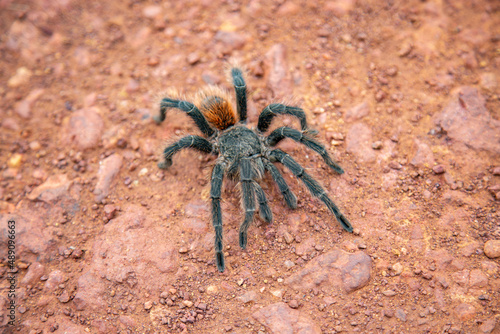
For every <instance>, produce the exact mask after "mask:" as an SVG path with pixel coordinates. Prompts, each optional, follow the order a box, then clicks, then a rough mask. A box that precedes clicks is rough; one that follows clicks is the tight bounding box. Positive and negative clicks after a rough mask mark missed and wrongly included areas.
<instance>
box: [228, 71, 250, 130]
mask: <svg viewBox="0 0 500 334" xmlns="http://www.w3.org/2000/svg"><path fill="white" fill-rule="evenodd" d="M231 77H232V78H233V85H234V90H235V91H236V102H237V103H236V107H237V109H238V114H239V115H240V122H242V123H246V122H247V85H246V83H245V79H244V78H243V73H242V71H241V69H239V68H237V67H235V68H232V69H231Z"/></svg>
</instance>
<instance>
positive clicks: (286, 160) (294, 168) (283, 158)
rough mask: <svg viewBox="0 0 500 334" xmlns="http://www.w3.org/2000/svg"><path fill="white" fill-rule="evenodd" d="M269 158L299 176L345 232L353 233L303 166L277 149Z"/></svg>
mask: <svg viewBox="0 0 500 334" xmlns="http://www.w3.org/2000/svg"><path fill="white" fill-rule="evenodd" d="M269 157H270V158H272V159H275V160H276V161H279V162H281V163H282V164H283V165H285V167H287V168H288V169H289V170H290V171H291V172H292V173H293V174H294V175H295V176H297V177H298V178H299V179H300V180H301V181H302V182H304V184H305V185H306V187H307V188H308V189H309V191H310V192H311V194H312V195H313V196H315V197H317V198H319V199H320V200H322V201H323V203H325V205H326V206H327V207H328V209H330V211H331V212H332V213H333V214H334V215H335V218H337V220H338V222H339V223H340V225H342V227H343V228H344V230H346V231H347V232H352V226H351V223H349V221H348V220H347V218H346V217H344V215H343V214H342V213H341V212H340V210H339V208H338V207H337V206H336V205H335V203H333V201H332V200H331V199H330V197H328V195H327V194H326V192H325V190H324V189H323V187H321V186H320V185H319V183H318V182H317V181H316V180H314V179H313V178H312V177H311V176H310V175H309V174H307V173H306V171H305V170H304V168H303V167H302V166H301V165H299V164H298V163H297V162H296V161H295V160H294V159H293V158H292V157H291V156H289V155H288V154H286V153H285V152H283V151H282V150H280V149H275V150H272V151H271V152H269Z"/></svg>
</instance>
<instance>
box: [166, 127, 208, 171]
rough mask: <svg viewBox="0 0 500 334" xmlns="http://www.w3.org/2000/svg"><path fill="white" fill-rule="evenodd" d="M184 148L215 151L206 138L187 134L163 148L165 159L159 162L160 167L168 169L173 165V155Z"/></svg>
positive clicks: (205, 151)
mask: <svg viewBox="0 0 500 334" xmlns="http://www.w3.org/2000/svg"><path fill="white" fill-rule="evenodd" d="M184 148H194V149H197V150H198V151H201V152H204V153H215V152H214V147H213V145H212V144H211V143H210V142H209V141H208V140H206V139H205V138H202V137H200V136H193V135H191V136H186V137H183V138H181V139H180V140H179V141H177V142H175V143H173V144H172V145H170V146H167V147H166V148H165V149H164V150H163V159H164V160H163V161H161V162H159V163H158V167H160V168H161V169H167V168H168V167H170V166H172V156H173V155H174V154H175V153H177V152H179V151H180V150H182V149H184Z"/></svg>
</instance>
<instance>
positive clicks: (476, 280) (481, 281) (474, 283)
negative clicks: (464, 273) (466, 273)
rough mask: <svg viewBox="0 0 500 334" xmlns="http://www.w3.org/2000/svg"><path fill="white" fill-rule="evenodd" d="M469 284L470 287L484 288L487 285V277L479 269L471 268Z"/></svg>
mask: <svg viewBox="0 0 500 334" xmlns="http://www.w3.org/2000/svg"><path fill="white" fill-rule="evenodd" d="M469 284H470V286H471V287H476V288H484V287H486V286H487V285H488V277H487V276H486V275H485V274H484V273H483V272H482V271H481V269H473V270H471V272H470V277H469Z"/></svg>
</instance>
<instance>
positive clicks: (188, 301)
mask: <svg viewBox="0 0 500 334" xmlns="http://www.w3.org/2000/svg"><path fill="white" fill-rule="evenodd" d="M182 304H183V305H184V306H186V307H191V306H193V302H192V301H190V300H183V301H182Z"/></svg>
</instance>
